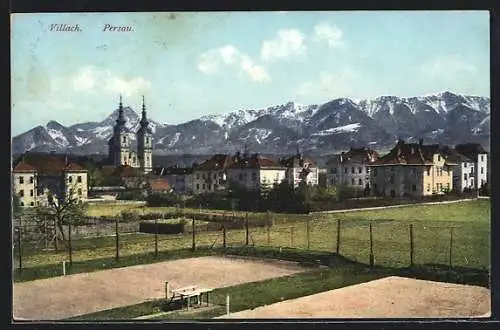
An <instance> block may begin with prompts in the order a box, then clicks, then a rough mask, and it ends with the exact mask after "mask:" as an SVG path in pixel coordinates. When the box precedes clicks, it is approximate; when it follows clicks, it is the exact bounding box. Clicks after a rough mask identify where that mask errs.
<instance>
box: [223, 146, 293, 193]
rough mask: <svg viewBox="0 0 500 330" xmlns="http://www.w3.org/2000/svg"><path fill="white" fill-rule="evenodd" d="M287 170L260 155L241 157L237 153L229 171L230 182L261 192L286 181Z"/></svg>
mask: <svg viewBox="0 0 500 330" xmlns="http://www.w3.org/2000/svg"><path fill="white" fill-rule="evenodd" d="M285 174H286V168H285V167H284V166H282V165H281V164H279V163H277V162H275V161H273V160H272V159H269V158H266V157H262V156H260V155H258V154H253V155H251V156H248V155H246V154H244V155H243V156H241V155H240V154H239V153H236V156H235V157H234V159H233V162H232V164H231V165H230V166H229V167H228V169H227V179H228V182H233V183H236V184H238V185H240V186H242V187H245V188H247V189H249V190H259V189H261V188H263V187H265V186H267V187H272V186H273V185H274V184H278V183H281V182H282V181H283V180H285Z"/></svg>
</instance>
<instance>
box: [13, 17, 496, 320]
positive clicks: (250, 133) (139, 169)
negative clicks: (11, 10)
mask: <svg viewBox="0 0 500 330" xmlns="http://www.w3.org/2000/svg"><path fill="white" fill-rule="evenodd" d="M489 38H490V34H489V13H488V12H487V11H411V12H410V11H280V12H278V11H274V12H271V11H269V12H266V11H259V12H251V11H249V12H120V13H118V12H116V13H97V12H96V13H89V12H87V13H83V12H82V13H15V14H12V15H11V45H12V52H11V54H12V57H11V82H12V84H11V85H12V90H11V93H12V109H11V112H12V122H11V128H12V155H11V157H12V190H11V195H12V205H13V219H12V228H13V231H12V235H13V236H12V238H13V240H12V242H13V244H12V274H13V284H12V285H13V321H16V322H22V321H26V320H29V321H39V322H43V321H61V322H63V321H69V320H80V321H98V320H107V321H113V320H129V321H132V320H136V321H137V320H189V319H196V320H214V319H215V320H219V321H220V320H227V319H240V320H244V319H264V318H269V319H309V320H310V319H314V318H321V319H354V320H359V319H367V318H369V319H374V318H376V319H377V318H383V319H387V318H390V319H400V318H419V319H421V318H425V319H443V318H446V319H450V318H452V319H454V318H485V317H489V316H490V314H491V311H490V309H491V307H490V300H491V297H490V296H491V293H490V282H489V277H490V273H489V271H490V218H491V211H490V208H491V202H490V184H491V171H492V168H491V160H490V158H491V157H490V133H491V132H490V107H491V105H490V95H489V93H490V67H489V63H490V58H489V56H490V55H489V54H490V40H489Z"/></svg>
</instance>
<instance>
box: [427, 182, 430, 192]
mask: <svg viewBox="0 0 500 330" xmlns="http://www.w3.org/2000/svg"><path fill="white" fill-rule="evenodd" d="M427 191H431V184H430V183H428V184H427Z"/></svg>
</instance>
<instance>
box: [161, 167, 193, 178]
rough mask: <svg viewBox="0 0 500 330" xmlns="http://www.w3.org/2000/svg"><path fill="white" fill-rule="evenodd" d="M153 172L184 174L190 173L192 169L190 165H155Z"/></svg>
mask: <svg viewBox="0 0 500 330" xmlns="http://www.w3.org/2000/svg"><path fill="white" fill-rule="evenodd" d="M153 173H154V174H155V175H157V176H159V175H186V174H192V173H193V169H192V168H191V167H177V166H170V167H163V166H158V167H155V168H154V169H153Z"/></svg>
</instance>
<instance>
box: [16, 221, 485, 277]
mask: <svg viewBox="0 0 500 330" xmlns="http://www.w3.org/2000/svg"><path fill="white" fill-rule="evenodd" d="M280 219H281V218H279V217H275V215H274V214H267V215H266V219H265V221H264V223H263V222H262V219H259V221H256V219H252V218H248V217H247V218H246V219H245V221H244V223H243V224H240V225H238V226H235V225H234V222H231V218H230V217H228V218H227V219H226V220H225V221H224V222H215V223H214V222H207V221H201V220H197V219H188V218H186V219H181V221H179V219H166V220H165V219H156V220H153V221H150V222H149V223H150V224H152V226H153V227H152V228H153V230H149V232H147V233H144V232H140V227H141V222H120V221H119V220H118V218H117V219H116V221H115V223H110V222H103V223H99V224H97V223H95V224H90V225H89V224H87V225H80V226H65V227H64V230H65V231H66V235H65V237H66V240H65V241H64V242H63V243H62V244H61V243H59V246H57V247H56V246H55V244H54V243H55V242H54V239H53V231H51V230H49V229H47V228H45V230H42V229H41V228H40V225H37V226H35V225H32V224H20V225H19V224H18V225H17V226H15V228H14V229H15V231H14V243H15V244H14V245H13V249H14V251H13V255H14V266H15V268H17V269H21V270H22V268H23V267H34V266H40V265H44V264H54V263H61V262H63V261H65V262H69V263H70V264H71V263H72V262H73V261H84V260H92V259H99V258H110V257H114V258H115V259H117V260H118V259H120V258H121V257H123V256H127V255H133V254H144V253H153V254H155V255H158V254H159V253H164V252H169V251H172V253H175V252H174V251H175V250H180V249H191V250H196V249H198V248H220V247H226V248H227V247H238V246H254V247H276V248H297V249H304V250H311V251H325V252H331V253H336V254H339V255H342V256H344V257H346V258H348V259H351V260H355V261H358V262H362V263H366V264H370V265H372V266H375V265H379V266H390V267H411V266H414V265H422V264H436V265H447V266H450V267H468V268H476V269H484V268H488V267H489V264H490V241H489V228H488V226H485V225H484V224H479V223H475V222H474V221H471V222H452V223H446V222H438V221H436V222H432V221H422V222H415V221H413V222H411V223H408V222H405V221H396V220H373V221H369V220H365V219H359V220H328V219H324V218H314V217H313V216H309V217H304V218H303V219H301V220H300V221H293V222H290V223H287V222H286V221H283V220H282V219H281V220H280ZM165 224H170V225H179V226H180V227H181V228H182V229H181V230H180V232H179V233H176V234H165V230H164V227H165ZM70 233H71V234H70Z"/></svg>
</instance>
